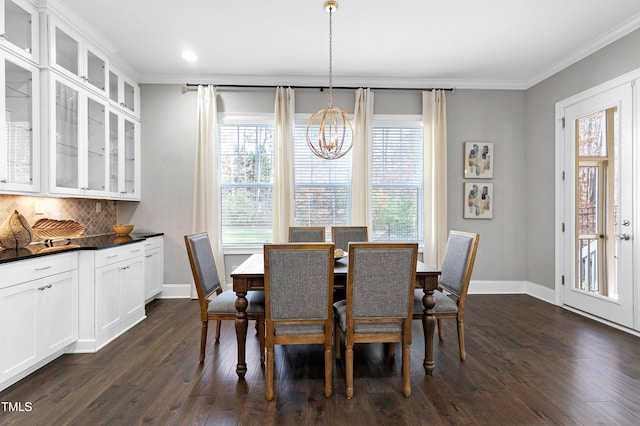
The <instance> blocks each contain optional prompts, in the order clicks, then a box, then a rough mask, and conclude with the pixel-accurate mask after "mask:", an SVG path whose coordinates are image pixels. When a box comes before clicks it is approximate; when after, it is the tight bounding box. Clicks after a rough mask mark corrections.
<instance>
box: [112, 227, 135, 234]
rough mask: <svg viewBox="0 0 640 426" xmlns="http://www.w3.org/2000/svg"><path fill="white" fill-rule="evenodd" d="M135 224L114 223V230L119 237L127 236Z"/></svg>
mask: <svg viewBox="0 0 640 426" xmlns="http://www.w3.org/2000/svg"><path fill="white" fill-rule="evenodd" d="M133 226H134V225H130V224H128V225H124V224H118V225H113V231H114V232H115V233H116V235H117V236H119V237H126V236H127V235H129V234H130V233H131V231H133Z"/></svg>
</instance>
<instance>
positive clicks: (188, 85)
mask: <svg viewBox="0 0 640 426" xmlns="http://www.w3.org/2000/svg"><path fill="white" fill-rule="evenodd" d="M209 84H210V83H186V86H187V87H198V86H208V85H209ZM212 86H214V87H221V88H243V89H245V88H246V89H275V88H277V87H290V88H292V89H320V91H321V92H322V91H324V89H328V88H329V86H287V85H280V86H273V85H257V84H256V85H252V84H212ZM332 88H333V89H338V90H340V89H343V90H355V89H360V88H364V86H352V87H351V86H332ZM368 89H371V90H427V91H432V90H444V91H446V92H453V88H452V87H450V88H440V87H368Z"/></svg>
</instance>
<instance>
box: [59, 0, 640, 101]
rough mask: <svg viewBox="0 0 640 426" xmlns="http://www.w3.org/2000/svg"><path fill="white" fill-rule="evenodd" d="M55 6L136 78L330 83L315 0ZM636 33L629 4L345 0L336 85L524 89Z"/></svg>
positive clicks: (338, 29)
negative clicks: (191, 56)
mask: <svg viewBox="0 0 640 426" xmlns="http://www.w3.org/2000/svg"><path fill="white" fill-rule="evenodd" d="M58 3H60V4H61V5H62V8H63V9H68V10H67V11H69V10H70V11H73V13H75V14H76V15H77V17H79V18H80V20H78V22H79V23H81V25H79V26H80V27H82V25H84V24H85V23H86V24H88V25H90V26H91V27H93V28H95V29H96V30H97V32H98V33H99V34H100V36H101V37H103V38H104V39H106V40H108V41H109V43H110V46H109V49H107V50H111V51H110V52H108V53H112V54H116V55H117V56H118V57H120V58H121V59H122V60H124V61H126V62H127V63H128V64H129V65H130V66H131V70H130V71H133V72H134V74H137V77H138V78H139V79H140V81H141V82H142V83H187V82H192V83H218V84H286V85H305V84H308V85H325V86H326V85H327V84H328V73H329V14H328V13H327V12H325V10H324V8H323V3H324V0H313V1H312V0H272V1H265V0H233V1H216V0H180V1H177V0H136V1H131V0H103V1H87V0H59V1H58ZM83 21H84V22H83ZM637 28H640V1H638V0H561V1H558V0H528V1H526V0H517V1H516V0H483V1H478V0H456V1H451V0H449V1H446V0H440V1H437V2H436V1H433V0H394V1H393V2H391V1H380V0H342V1H339V7H338V10H337V11H336V12H335V13H334V16H333V75H334V85H335V86H340V85H350V86H351V85H358V86H369V87H382V86H384V87H455V88H505V89H524V88H527V87H530V86H532V85H533V84H536V83H538V82H539V81H542V80H543V79H545V78H547V77H549V76H551V75H552V74H554V73H555V72H557V71H559V70H561V69H563V68H565V67H567V66H569V65H571V64H572V63H575V62H576V61H578V60H580V59H581V58H583V57H585V56H587V55H589V54H590V53H592V52H594V51H596V50H598V49H600V48H601V47H603V46H605V45H607V44H609V43H611V42H612V41H615V40H617V39H619V38H620V37H622V36H624V35H626V34H628V33H629V32H631V31H633V30H635V29H637ZM99 39H100V37H96V40H99ZM639 47H640V46H639ZM185 49H189V50H192V51H193V52H195V53H196V54H197V56H198V58H199V59H198V61H196V62H194V63H188V62H186V61H184V60H183V59H182V58H181V53H182V51H183V50H185Z"/></svg>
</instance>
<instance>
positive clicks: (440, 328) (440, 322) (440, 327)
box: [436, 318, 443, 340]
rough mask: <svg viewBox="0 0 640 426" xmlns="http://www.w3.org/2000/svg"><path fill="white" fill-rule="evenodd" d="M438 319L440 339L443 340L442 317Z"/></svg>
mask: <svg viewBox="0 0 640 426" xmlns="http://www.w3.org/2000/svg"><path fill="white" fill-rule="evenodd" d="M436 321H437V323H438V339H440V340H443V334H442V320H441V319H440V318H437V319H436Z"/></svg>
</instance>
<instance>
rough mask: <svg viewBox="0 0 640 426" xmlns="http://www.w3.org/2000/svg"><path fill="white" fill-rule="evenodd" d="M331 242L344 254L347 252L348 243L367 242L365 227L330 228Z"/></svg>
mask: <svg viewBox="0 0 640 426" xmlns="http://www.w3.org/2000/svg"><path fill="white" fill-rule="evenodd" d="M331 241H333V243H334V244H335V245H336V248H340V249H342V250H344V251H345V252H348V251H349V243H350V242H354V243H355V242H365V241H369V236H368V232H367V227H366V226H332V227H331Z"/></svg>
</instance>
